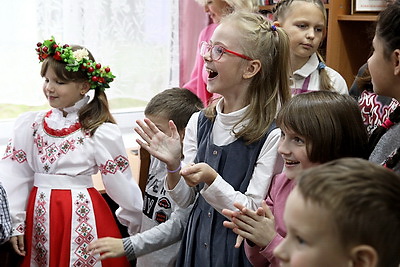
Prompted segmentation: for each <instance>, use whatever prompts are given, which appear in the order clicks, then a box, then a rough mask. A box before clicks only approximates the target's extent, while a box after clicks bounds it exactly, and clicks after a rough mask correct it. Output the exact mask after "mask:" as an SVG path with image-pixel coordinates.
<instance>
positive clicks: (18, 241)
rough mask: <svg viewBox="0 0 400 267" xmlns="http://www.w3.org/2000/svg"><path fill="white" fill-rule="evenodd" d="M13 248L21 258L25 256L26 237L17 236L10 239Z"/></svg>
mask: <svg viewBox="0 0 400 267" xmlns="http://www.w3.org/2000/svg"><path fill="white" fill-rule="evenodd" d="M10 242H11V244H12V247H13V248H14V250H15V252H16V253H17V254H18V255H20V256H25V255H26V251H25V245H24V235H17V236H13V237H11V239H10Z"/></svg>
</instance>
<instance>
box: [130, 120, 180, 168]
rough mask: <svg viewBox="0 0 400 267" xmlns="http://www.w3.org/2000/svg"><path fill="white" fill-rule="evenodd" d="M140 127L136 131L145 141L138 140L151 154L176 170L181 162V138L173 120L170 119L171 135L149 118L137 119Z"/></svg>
mask: <svg viewBox="0 0 400 267" xmlns="http://www.w3.org/2000/svg"><path fill="white" fill-rule="evenodd" d="M136 123H137V124H138V125H139V127H135V131H136V132H137V133H138V134H139V135H140V137H142V138H143V140H144V142H143V141H142V140H140V139H136V142H137V143H138V144H139V145H140V146H141V147H143V148H144V149H146V150H147V151H148V152H149V153H150V154H151V155H153V156H154V157H156V158H158V159H159V160H161V161H163V162H165V163H166V164H167V168H168V169H170V170H175V169H176V168H177V167H178V166H179V165H180V162H181V154H182V148H181V140H180V136H179V133H178V130H177V128H176V126H175V124H174V122H173V121H169V127H170V130H171V133H172V134H171V136H168V135H166V134H164V133H163V132H162V131H160V130H159V129H158V128H157V126H156V125H155V124H154V123H153V122H151V121H150V120H149V119H147V118H146V119H144V121H140V120H137V121H136Z"/></svg>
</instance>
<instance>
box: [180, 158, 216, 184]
mask: <svg viewBox="0 0 400 267" xmlns="http://www.w3.org/2000/svg"><path fill="white" fill-rule="evenodd" d="M181 175H182V176H183V178H185V181H186V183H187V184H188V185H189V186H196V185H198V184H199V183H201V182H204V183H206V184H208V185H210V184H212V183H213V182H214V180H215V178H217V176H218V173H217V172H216V171H215V170H214V169H213V168H211V167H210V166H209V165H208V164H207V163H197V164H193V165H188V166H186V167H184V168H183V169H182V170H181Z"/></svg>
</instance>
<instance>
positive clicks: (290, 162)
mask: <svg viewBox="0 0 400 267" xmlns="http://www.w3.org/2000/svg"><path fill="white" fill-rule="evenodd" d="M299 163H300V162H299V161H293V160H287V159H285V165H287V166H293V165H296V164H299Z"/></svg>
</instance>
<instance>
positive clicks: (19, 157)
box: [2, 140, 26, 163]
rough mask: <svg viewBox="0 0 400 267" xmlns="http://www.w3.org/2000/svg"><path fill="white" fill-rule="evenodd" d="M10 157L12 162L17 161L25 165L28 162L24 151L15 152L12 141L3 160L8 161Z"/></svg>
mask: <svg viewBox="0 0 400 267" xmlns="http://www.w3.org/2000/svg"><path fill="white" fill-rule="evenodd" d="M8 157H10V158H11V160H15V161H17V162H18V163H23V162H25V161H26V153H25V151H23V150H22V149H18V150H15V148H14V147H13V144H12V141H11V140H10V141H9V142H8V144H7V147H6V152H5V153H4V156H3V158H2V159H6V158H8Z"/></svg>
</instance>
